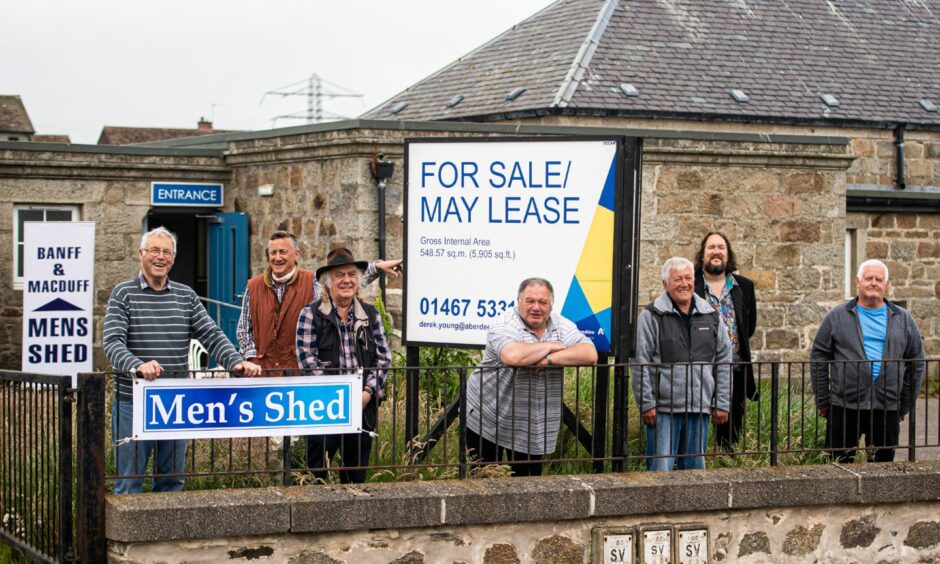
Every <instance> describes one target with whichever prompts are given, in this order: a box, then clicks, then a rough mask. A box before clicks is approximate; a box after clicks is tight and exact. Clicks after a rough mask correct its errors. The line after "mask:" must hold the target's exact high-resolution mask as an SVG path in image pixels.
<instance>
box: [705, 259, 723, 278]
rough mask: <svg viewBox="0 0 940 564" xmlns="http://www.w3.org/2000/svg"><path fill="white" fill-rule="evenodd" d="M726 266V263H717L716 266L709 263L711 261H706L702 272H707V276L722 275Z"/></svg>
mask: <svg viewBox="0 0 940 564" xmlns="http://www.w3.org/2000/svg"><path fill="white" fill-rule="evenodd" d="M727 264H728V263H726V262H723V261H722V262H720V263H718V264H715V263H713V262H711V261H708V262H706V263H705V269H704V270H705V272H707V273H709V274H712V275H715V274H724V273H725V267H726V266H727Z"/></svg>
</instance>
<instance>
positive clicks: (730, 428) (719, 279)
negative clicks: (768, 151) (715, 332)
mask: <svg viewBox="0 0 940 564" xmlns="http://www.w3.org/2000/svg"><path fill="white" fill-rule="evenodd" d="M737 269H738V261H737V257H735V255H734V250H733V249H732V248H731V242H730V241H729V240H728V238H727V237H725V236H724V234H723V233H720V232H718V231H711V232H709V233H707V234H706V235H705V237H703V238H702V243H701V244H700V245H699V249H698V252H697V253H696V254H695V293H696V294H698V295H699V296H701V297H702V298H705V299H706V300H707V301H708V303H709V304H711V306H712V307H713V308H715V309H716V310H718V313H719V314H721V318H722V320H723V321H724V323H725V329H726V330H727V331H728V338H729V339H731V351H732V355H731V359H732V360H733V361H734V362H735V364H734V365H733V367H732V369H731V411H730V412H729V414H728V421H727V422H726V423H722V424H721V425H716V426H715V441H716V442H717V443H718V446H720V447H722V448H724V449H727V450H732V449H733V448H734V445H735V443H737V442H738V438H739V437H740V435H741V426H742V423H743V422H744V411H745V404H746V399H745V398H747V399H750V400H756V399H757V398H758V393H757V385H756V383H755V382H754V368H753V366H751V337H753V336H754V330H755V329H756V327H757V300H756V299H755V298H754V283H753V282H751V281H750V280H748V279H747V278H745V277H743V276H741V275H739V274H733V273H734V272H735V271H736V270H737Z"/></svg>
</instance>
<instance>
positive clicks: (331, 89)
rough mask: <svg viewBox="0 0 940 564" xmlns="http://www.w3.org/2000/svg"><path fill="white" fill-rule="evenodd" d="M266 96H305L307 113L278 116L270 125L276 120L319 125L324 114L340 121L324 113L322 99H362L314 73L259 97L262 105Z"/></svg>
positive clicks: (332, 115) (335, 116)
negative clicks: (290, 120)
mask: <svg viewBox="0 0 940 564" xmlns="http://www.w3.org/2000/svg"><path fill="white" fill-rule="evenodd" d="M266 96H280V97H281V98H286V97H287V96H306V98H307V111H306V114H305V115H304V114H301V113H299V112H297V113H293V114H284V115H279V116H275V117H274V118H272V123H277V120H278V119H306V120H307V123H320V122H322V121H323V118H324V114H328V116H327V117H333V118H340V119H342V118H343V116H339V115H337V114H333V113H330V112H325V111H324V109H323V99H324V98H331V99H332V98H362V94H358V93H356V92H353V91H352V90H350V89H348V88H346V87H344V86H340V85H339V84H335V83H333V82H330V81H328V80H325V79H323V78H320V76H319V75H318V74H316V73H313V74H311V75H310V76H309V77H308V78H306V79H304V80H298V81H297V82H294V83H291V84H287V85H285V86H281V87H280V88H276V89H274V90H269V91H267V92H265V93H264V96H262V97H261V103H262V104H263V103H264V98H265V97H266Z"/></svg>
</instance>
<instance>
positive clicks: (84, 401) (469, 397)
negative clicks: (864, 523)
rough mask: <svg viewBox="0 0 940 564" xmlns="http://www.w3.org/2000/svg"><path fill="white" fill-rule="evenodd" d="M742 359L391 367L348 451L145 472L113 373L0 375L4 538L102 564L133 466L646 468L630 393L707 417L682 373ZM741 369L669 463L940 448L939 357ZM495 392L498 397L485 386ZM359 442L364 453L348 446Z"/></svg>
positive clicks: (273, 480)
mask: <svg viewBox="0 0 940 564" xmlns="http://www.w3.org/2000/svg"><path fill="white" fill-rule="evenodd" d="M742 367H743V366H742V365H710V364H693V365H673V366H666V365H639V364H625V365H616V364H615V365H597V366H588V367H574V368H567V369H560V368H556V367H552V368H548V369H517V370H509V371H505V372H501V371H499V370H496V369H488V370H485V371H481V370H478V369H476V368H475V367H469V366H467V367H464V366H458V367H403V368H395V369H392V370H390V371H389V374H388V378H387V383H386V388H385V400H384V401H383V402H382V404H381V406H379V407H378V410H377V419H378V424H377V426H376V428H375V432H374V433H371V434H368V435H367V434H359V435H353V436H352V437H351V438H350V440H349V442H348V443H347V444H346V445H345V446H340V445H337V450H339V451H340V454H347V455H348V456H347V457H346V459H345V460H343V459H342V458H339V457H337V458H335V459H334V460H333V461H331V462H329V463H324V467H316V468H311V467H310V466H311V465H310V462H314V463H318V460H316V456H315V455H316V454H317V449H318V448H319V449H320V452H321V453H322V452H323V448H324V445H323V444H322V443H319V442H318V441H319V439H314V440H313V441H312V446H311V447H310V448H309V449H308V447H307V445H306V444H305V443H306V442H307V441H306V440H305V439H304V438H294V439H291V438H290V437H262V438H251V439H247V438H245V439H198V440H187V441H182V442H181V443H178V444H177V445H175V446H174V445H170V448H169V450H164V451H163V452H162V453H161V452H160V451H159V448H160V447H159V445H158V446H157V450H156V456H155V457H151V458H155V459H157V460H162V462H161V463H159V464H158V465H157V466H156V467H155V466H154V465H153V463H152V461H151V462H150V463H149V465H143V466H135V465H126V464H123V463H122V461H123V462H124V463H126V462H127V460H128V458H126V457H132V458H131V460H136V458H137V456H138V454H141V455H142V454H144V451H143V450H141V449H144V448H146V445H144V444H142V443H140V442H137V441H130V442H123V443H121V445H120V446H119V447H117V448H115V437H118V439H119V440H120V437H122V435H123V434H125V433H123V432H122V431H121V430H120V429H119V425H120V423H121V418H120V417H118V418H117V419H115V418H114V414H120V413H121V409H122V407H123V408H125V409H128V408H130V407H131V406H130V404H128V403H126V402H127V401H128V400H129V397H130V396H129V395H126V394H121V393H120V392H121V390H119V389H118V387H117V386H116V384H117V381H118V379H119V375H115V374H106V373H96V374H81V375H79V377H78V387H77V388H75V389H73V388H71V387H70V384H71V381H70V378H69V377H65V376H46V375H38V374H24V373H16V372H7V371H0V421H2V423H3V427H2V433H0V516H2V521H0V541H2V542H4V543H7V544H9V545H11V546H13V547H14V548H16V549H17V550H19V551H21V552H22V553H23V554H24V555H26V556H27V557H29V558H30V559H32V560H36V561H48V562H53V561H58V562H65V561H73V560H76V559H80V560H82V561H99V560H103V559H104V558H105V546H106V543H105V542H104V495H105V492H106V490H110V491H114V490H115V489H116V488H117V489H120V488H121V487H124V486H127V485H128V484H129V479H131V478H137V479H139V480H140V486H141V489H142V491H149V490H150V489H152V488H153V487H154V484H156V485H157V486H158V487H157V489H170V490H172V489H176V488H178V487H183V486H184V482H185V488H186V489H209V488H217V487H251V486H266V485H279V484H285V485H287V484H309V483H314V482H317V481H318V480H323V481H327V482H335V481H343V480H347V481H358V480H361V479H364V480H366V481H370V482H375V481H404V480H415V479H422V480H427V479H448V478H455V479H457V478H459V479H464V478H474V477H492V476H508V475H511V474H513V473H516V474H529V473H543V474H578V473H589V472H619V471H641V470H645V469H646V468H647V465H648V464H651V463H652V462H655V461H657V460H660V461H663V460H666V458H673V457H672V456H671V453H669V454H663V453H659V452H655V450H653V451H650V450H649V448H648V447H650V445H651V444H655V443H656V439H658V438H660V437H659V436H658V435H657V434H656V433H657V432H658V431H655V430H654V431H652V432H651V431H650V430H649V428H648V427H647V426H645V425H644V423H643V410H644V409H646V410H648V409H649V407H650V405H646V406H644V407H643V408H641V407H639V406H638V405H637V402H636V398H634V392H637V395H638V396H639V397H641V398H642V397H644V393H645V391H646V390H644V385H647V386H650V387H652V386H653V385H654V384H655V387H656V390H657V393H658V397H657V398H656V400H655V402H654V403H653V404H651V405H654V406H655V407H656V408H657V411H659V410H663V411H667V410H669V409H673V407H674V405H675V403H676V399H677V396H678V395H679V394H678V390H680V389H683V388H682V386H688V390H689V391H690V393H689V394H687V395H686V398H687V399H688V400H689V403H690V404H692V405H695V403H696V400H698V401H699V404H700V407H701V409H699V411H703V412H709V411H710V410H711V409H712V408H713V407H717V406H714V405H712V403H711V402H712V398H711V397H708V398H707V400H706V398H702V397H700V398H696V397H695V390H696V388H695V386H694V382H695V381H696V380H697V379H698V380H701V381H708V379H709V378H710V376H709V374H711V373H718V372H717V371H720V370H727V371H728V372H729V373H730V374H733V373H734V369H735V368H737V369H739V370H740V369H741V368H742ZM919 367H923V368H924V378H923V382H922V384H921V386H920V394H919V395H918V397H916V398H910V401H907V399H908V398H909V397H910V391H911V390H910V389H909V388H905V382H906V381H907V380H906V377H907V376H902V375H910V374H912V373H913V372H911V371H914V370H916V369H918V368H919ZM750 368H751V369H752V370H753V373H754V376H755V382H756V390H755V391H756V392H757V393H756V394H746V393H745V394H738V396H737V397H738V399H739V400H740V402H741V404H740V406H739V407H736V405H737V404H735V403H734V402H732V405H731V406H730V408H729V409H730V410H731V414H732V416H734V415H735V414H736V412H735V410H737V409H739V410H740V411H738V412H737V413H739V414H740V415H741V418H740V419H741V424H740V425H741V426H740V429H739V431H738V432H737V433H736V434H731V435H730V438H729V439H728V440H726V441H722V440H720V439H719V440H716V438H715V433H714V428H713V427H712V425H711V422H708V423H707V424H705V425H704V427H705V428H707V429H708V430H709V439H708V441H707V443H705V447H704V448H703V449H700V450H703V451H704V452H698V451H697V450H696V451H690V452H687V453H685V454H684V455H683V454H681V453H680V454H679V455H678V456H676V457H675V458H676V459H678V460H683V459H693V458H698V457H700V456H701V458H703V459H704V460H705V465H706V467H710V468H716V467H725V466H755V465H778V464H813V463H824V462H829V461H832V460H840V461H841V460H848V459H850V458H851V457H853V456H859V457H866V458H867V459H869V460H871V459H888V458H887V457H888V456H889V455H890V457H893V456H894V454H893V453H891V452H885V451H886V450H890V446H891V445H890V443H892V442H894V441H895V440H896V441H897V443H898V447H897V449H898V450H901V455H902V456H903V455H904V454H905V451H906V455H907V458H908V459H909V460H915V459H917V458H918V457H924V456H926V457H933V458H940V437H938V426H940V359H927V360H924V361H886V362H884V363H883V364H882V365H881V373H880V377H879V378H877V379H873V378H872V376H871V370H872V365H871V364H870V363H867V362H824V363H820V362H805V361H804V362H756V363H752V364H751V365H750ZM823 374H833V375H835V376H836V378H835V379H834V380H832V382H835V383H832V382H830V383H829V385H826V386H821V385H820V379H819V377H820V376H821V375H823ZM197 375H199V376H206V375H213V376H216V375H225V376H227V374H226V373H225V372H224V371H223V372H215V371H209V372H205V371H197V372H187V373H182V374H178V375H173V374H165V375H164V376H163V377H172V376H180V377H194V376H197ZM814 375H815V376H816V384H817V386H816V394H826V393H828V394H829V395H830V402H829V403H830V405H829V412H828V413H826V417H823V416H820V414H819V408H818V406H817V403H816V397H815V394H814V391H813V383H814V382H813V380H814V378H813V376H814ZM638 379H639V380H638ZM719 379H720V378H719ZM690 382H692V383H691V384H690ZM634 383H636V384H637V386H636V387H634ZM664 383H666V384H668V385H667V386H664V385H663V384H664ZM729 383H730V386H729V390H728V395H729V397H735V391H736V390H735V386H740V385H741V384H740V378H739V377H738V376H732V377H730V378H729ZM125 384H126V382H125ZM498 389H501V390H502V392H503V393H502V395H498V394H495V390H498ZM701 393H702V394H703V395H704V394H705V392H701ZM902 398H903V399H904V400H905V401H907V404H909V406H910V413H908V414H907V417H906V418H905V420H904V421H903V422H901V421H899V419H900V415H901V414H900V413H895V412H893V409H892V407H893V406H894V403H893V402H894V401H895V399H902ZM682 405H685V404H682ZM129 411H130V410H129ZM689 413H690V412H689V411H688V410H687V411H685V412H683V411H681V410H678V411H675V412H673V416H674V418H675V421H673V423H676V422H678V423H679V424H685V425H688V424H690V423H691V424H692V426H693V427H694V425H695V424H696V423H701V422H699V421H695V420H693V418H694V417H697V416H695V415H690V414H689ZM691 413H695V410H692V412H691ZM885 415H887V417H885ZM700 427H701V425H700ZM108 428H110V429H111V431H109V432H106V429H108ZM859 430H861V433H860V431H859ZM840 433H844V434H841V435H840ZM858 434H864V435H866V438H865V440H866V442H867V443H868V444H867V445H865V446H864V447H863V448H861V449H857V448H856V445H855V444H854V439H855V437H856V436H857V435H858ZM882 435H886V436H887V437H888V440H887V443H885V444H882V443H879V441H880V440H881V439H880V437H881V436H882ZM367 437H368V440H367ZM845 438H848V440H843V439H845ZM872 438H874V440H872ZM484 441H489V442H490V443H492V444H491V445H489V446H488V445H487V444H486V443H485V442H484ZM367 443H368V444H367ZM873 443H874V444H873ZM366 446H368V447H369V448H368V449H365V448H364V447H366ZM490 447H492V448H490ZM873 447H881V448H873ZM501 448H502V449H503V450H505V449H509V450H514V451H515V452H514V453H506V452H501ZM174 449H175V450H174ZM308 450H309V452H308ZM360 450H362V451H363V452H368V458H362V459H360V458H357V456H356V454H357V453H359V452H360ZM349 451H352V452H349ZM513 455H514V456H513ZM161 456H162V457H163V458H162V459H161ZM879 457H881V458H879ZM73 458H74V462H73ZM320 458H321V459H322V458H324V457H322V456H321V457H320ZM144 460H146V457H144ZM177 460H179V461H181V462H179V463H177V462H176V461H177ZM168 461H170V462H168ZM363 461H367V462H365V463H364V462H363ZM135 464H136V462H135ZM128 468H130V469H131V470H132V471H133V472H135V473H131V472H129V471H128ZM73 469H77V471H76V472H74V473H73ZM119 469H120V470H119ZM73 476H74V477H75V478H76V479H74V480H73Z"/></svg>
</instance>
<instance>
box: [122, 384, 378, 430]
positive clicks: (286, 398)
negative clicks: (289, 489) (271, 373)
mask: <svg viewBox="0 0 940 564" xmlns="http://www.w3.org/2000/svg"><path fill="white" fill-rule="evenodd" d="M133 396H134V425H133V428H134V433H133V439H134V440H164V439H213V438H215V439H218V438H224V437H275V436H280V435H323V434H334V433H358V432H359V431H361V427H362V425H361V423H362V375H361V374H357V373H354V374H335V375H324V376H296V377H287V378H285V377H276V378H232V379H229V378H219V379H202V380H190V379H183V378H157V379H156V380H153V381H151V382H148V381H147V380H144V379H143V378H137V379H135V380H134V394H133Z"/></svg>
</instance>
